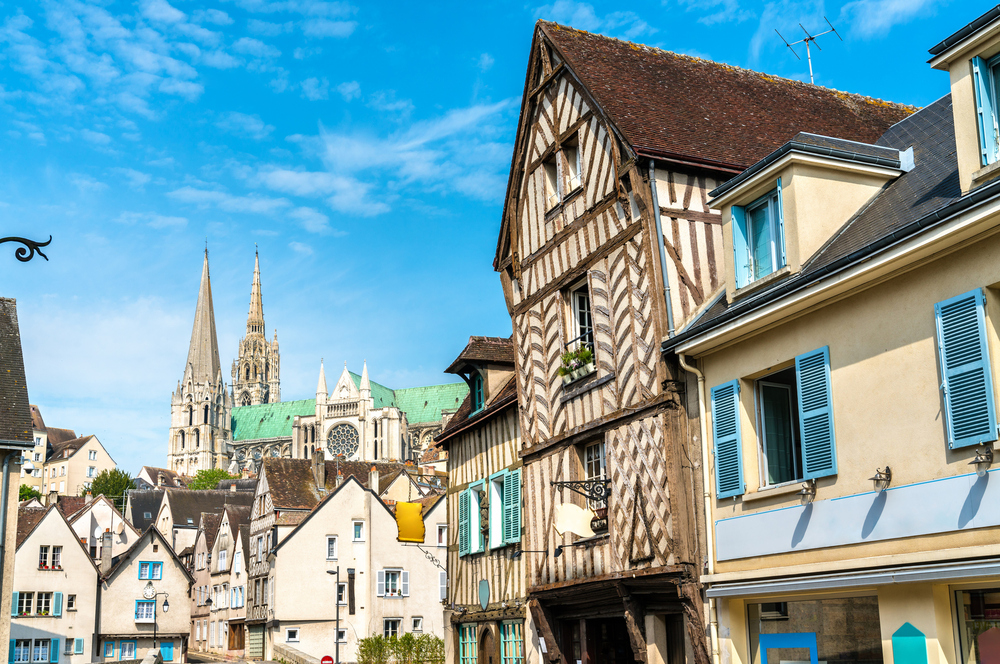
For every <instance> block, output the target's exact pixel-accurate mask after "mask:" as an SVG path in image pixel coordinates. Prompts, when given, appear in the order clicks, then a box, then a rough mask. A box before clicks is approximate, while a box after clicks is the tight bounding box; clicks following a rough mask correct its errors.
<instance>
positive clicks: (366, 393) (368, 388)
mask: <svg viewBox="0 0 1000 664" xmlns="http://www.w3.org/2000/svg"><path fill="white" fill-rule="evenodd" d="M358 390H359V391H360V392H361V398H362V399H369V398H371V396H372V384H371V381H369V380H368V360H365V364H364V368H363V369H362V370H361V384H360V385H359V386H358Z"/></svg>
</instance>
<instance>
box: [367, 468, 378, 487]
mask: <svg viewBox="0 0 1000 664" xmlns="http://www.w3.org/2000/svg"><path fill="white" fill-rule="evenodd" d="M368 488H369V489H371V490H372V491H374V492H375V493H378V468H376V467H375V466H372V469H371V470H369V471H368Z"/></svg>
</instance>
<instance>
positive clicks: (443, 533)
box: [437, 523, 448, 547]
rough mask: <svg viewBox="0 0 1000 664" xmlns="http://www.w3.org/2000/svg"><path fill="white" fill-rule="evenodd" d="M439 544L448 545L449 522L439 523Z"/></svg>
mask: <svg viewBox="0 0 1000 664" xmlns="http://www.w3.org/2000/svg"><path fill="white" fill-rule="evenodd" d="M437 545H438V546H442V547H446V546H448V524H446V523H439V524H438V527H437Z"/></svg>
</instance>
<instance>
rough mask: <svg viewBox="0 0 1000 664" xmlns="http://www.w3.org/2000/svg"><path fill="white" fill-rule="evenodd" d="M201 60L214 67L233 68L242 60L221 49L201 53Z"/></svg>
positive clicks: (240, 63) (241, 62)
mask: <svg viewBox="0 0 1000 664" xmlns="http://www.w3.org/2000/svg"><path fill="white" fill-rule="evenodd" d="M200 59H201V62H203V63H204V64H205V65H207V66H209V67H213V68H215V69H233V68H234V67H239V66H240V65H242V64H243V61H242V60H240V59H238V58H234V57H233V56H232V55H230V54H229V53H226V52H225V51H223V50H218V49H217V50H214V51H208V52H207V53H203V54H202V55H201V58H200Z"/></svg>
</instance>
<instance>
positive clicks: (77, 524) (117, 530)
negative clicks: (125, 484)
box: [70, 494, 141, 561]
mask: <svg viewBox="0 0 1000 664" xmlns="http://www.w3.org/2000/svg"><path fill="white" fill-rule="evenodd" d="M89 495H90V494H88V498H89ZM70 525H71V526H72V527H73V532H75V533H76V536H77V538H78V539H79V540H80V542H81V543H83V545H84V546H85V547H86V548H87V550H88V552H89V553H90V557H91V558H92V559H93V560H95V561H100V560H101V557H102V556H103V553H104V552H103V546H104V544H103V543H104V533H106V532H107V533H111V557H112V558H114V557H115V556H118V555H119V554H121V553H124V552H125V551H127V550H128V548H129V547H131V546H132V545H133V544H135V542H136V540H138V539H139V536H140V535H141V533H140V532H139V531H138V530H136V528H135V527H134V526H133V525H132V524H131V523H129V522H128V521H127V520H126V519H125V517H124V516H122V513H121V512H119V511H118V510H117V509H115V506H114V505H113V504H112V503H111V501H110V500H108V499H107V498H106V497H104V496H103V495H100V496H98V497H97V498H94V499H93V500H91V501H90V502H88V503H87V504H86V506H85V507H84V508H83V509H81V510H79V511H78V512H76V513H75V514H73V515H72V516H71V517H70Z"/></svg>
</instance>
